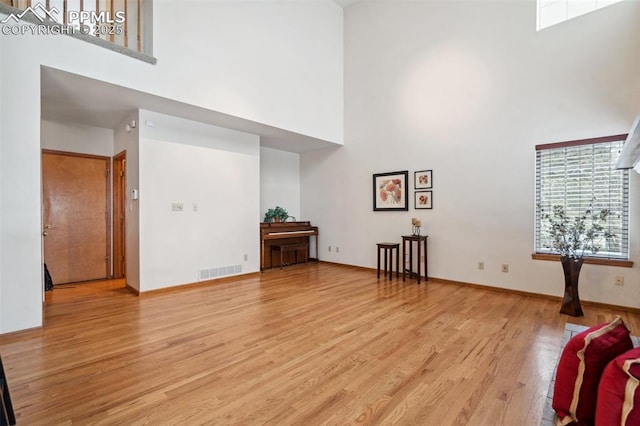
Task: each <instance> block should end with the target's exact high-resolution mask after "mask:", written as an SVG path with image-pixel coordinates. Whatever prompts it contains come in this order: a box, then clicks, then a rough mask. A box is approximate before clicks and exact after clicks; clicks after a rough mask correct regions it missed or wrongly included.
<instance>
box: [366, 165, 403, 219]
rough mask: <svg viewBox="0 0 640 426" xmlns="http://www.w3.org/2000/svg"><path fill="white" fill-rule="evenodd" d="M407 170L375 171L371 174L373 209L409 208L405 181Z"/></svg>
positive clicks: (400, 209) (401, 209)
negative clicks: (375, 172)
mask: <svg viewBox="0 0 640 426" xmlns="http://www.w3.org/2000/svg"><path fill="white" fill-rule="evenodd" d="M408 180H409V172H408V171H407V170H405V171H401V172H389V173H377V174H374V175H373V211H384V210H398V211H407V210H409V192H408V191H407V181H408Z"/></svg>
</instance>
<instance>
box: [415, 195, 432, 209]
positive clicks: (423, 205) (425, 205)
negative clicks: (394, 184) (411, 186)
mask: <svg viewBox="0 0 640 426" xmlns="http://www.w3.org/2000/svg"><path fill="white" fill-rule="evenodd" d="M414 194H415V200H414V202H415V208H416V209H432V208H433V191H415V192H414Z"/></svg>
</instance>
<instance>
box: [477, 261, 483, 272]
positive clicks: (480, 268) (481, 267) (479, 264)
mask: <svg viewBox="0 0 640 426" xmlns="http://www.w3.org/2000/svg"><path fill="white" fill-rule="evenodd" d="M478 269H479V270H480V271H484V262H478Z"/></svg>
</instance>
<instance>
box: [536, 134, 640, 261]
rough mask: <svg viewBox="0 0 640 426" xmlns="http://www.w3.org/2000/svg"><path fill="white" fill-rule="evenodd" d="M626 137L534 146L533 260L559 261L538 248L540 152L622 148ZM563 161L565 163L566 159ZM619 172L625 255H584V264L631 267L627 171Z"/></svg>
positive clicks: (540, 190)
mask: <svg viewBox="0 0 640 426" xmlns="http://www.w3.org/2000/svg"><path fill="white" fill-rule="evenodd" d="M627 136H628V135H627V134H620V135H612V136H604V137H598V138H589V139H579V140H572V141H566V142H557V143H548V144H541V145H536V147H535V150H536V163H535V195H534V197H535V205H534V211H535V217H534V253H533V254H532V258H533V259H537V260H557V259H559V255H558V254H556V253H554V252H553V251H552V250H550V249H543V248H542V247H540V246H541V241H540V230H541V212H540V209H539V203H540V201H541V193H542V189H541V188H540V185H541V183H542V182H541V181H542V174H541V170H540V168H541V164H540V160H541V158H540V151H545V150H552V149H563V148H571V147H576V146H582V145H595V144H601V143H607V142H623V146H624V141H625V140H626V139H627ZM564 161H565V162H566V161H567V159H566V157H565V160H564ZM620 172H621V173H622V175H623V176H622V179H623V182H622V191H623V194H622V198H623V199H622V202H623V208H622V215H623V219H622V225H621V230H622V232H623V233H625V235H624V237H623V238H624V240H625V242H626V244H625V243H623V244H622V247H621V249H622V250H625V249H626V253H622V252H620V253H619V254H618V253H615V254H610V255H609V256H606V255H604V256H603V255H601V254H596V255H587V254H585V256H584V259H585V263H591V264H600V265H602V264H605V265H613V266H622V267H631V266H633V262H631V261H630V260H629V254H630V253H629V238H630V234H629V204H630V203H629V172H628V170H620Z"/></svg>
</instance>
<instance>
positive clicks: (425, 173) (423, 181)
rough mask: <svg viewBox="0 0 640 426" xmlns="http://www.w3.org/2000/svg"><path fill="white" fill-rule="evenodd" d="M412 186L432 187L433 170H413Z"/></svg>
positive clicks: (415, 187) (419, 187)
mask: <svg viewBox="0 0 640 426" xmlns="http://www.w3.org/2000/svg"><path fill="white" fill-rule="evenodd" d="M413 180H414V182H413V188H414V189H432V188H433V171H432V170H421V171H419V172H414V175H413Z"/></svg>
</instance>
